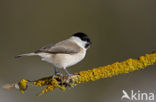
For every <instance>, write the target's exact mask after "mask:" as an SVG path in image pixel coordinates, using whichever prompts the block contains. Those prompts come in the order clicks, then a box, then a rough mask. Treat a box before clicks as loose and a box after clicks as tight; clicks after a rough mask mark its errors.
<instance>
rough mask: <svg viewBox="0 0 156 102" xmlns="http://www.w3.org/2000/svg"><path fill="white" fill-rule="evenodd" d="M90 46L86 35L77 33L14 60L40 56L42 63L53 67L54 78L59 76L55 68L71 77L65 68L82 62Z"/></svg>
mask: <svg viewBox="0 0 156 102" xmlns="http://www.w3.org/2000/svg"><path fill="white" fill-rule="evenodd" d="M91 44H92V42H91V40H90V38H89V37H88V35H87V34H85V33H83V32H77V33H74V34H73V35H72V36H71V37H69V38H68V39H66V40H63V41H60V42H58V43H55V44H49V45H46V46H43V47H41V48H40V49H39V50H36V51H34V52H31V53H26V54H20V55H17V56H15V58H20V57H23V56H40V57H41V60H42V61H45V62H48V63H50V64H52V65H53V68H54V76H55V75H57V74H60V73H59V72H57V68H61V69H64V70H65V72H66V74H67V76H71V75H72V74H70V73H69V72H68V70H67V68H68V67H71V66H73V65H75V64H77V63H78V62H80V61H81V60H83V59H84V57H85V56H86V52H87V50H88V48H89V47H90V45H91Z"/></svg>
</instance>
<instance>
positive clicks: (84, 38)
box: [73, 32, 91, 48]
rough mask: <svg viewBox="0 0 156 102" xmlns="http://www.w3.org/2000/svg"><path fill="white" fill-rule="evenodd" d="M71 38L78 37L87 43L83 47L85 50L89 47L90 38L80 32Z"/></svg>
mask: <svg viewBox="0 0 156 102" xmlns="http://www.w3.org/2000/svg"><path fill="white" fill-rule="evenodd" d="M73 36H75V37H79V38H80V39H81V40H82V41H86V42H87V44H86V46H85V47H86V48H87V47H88V46H90V45H91V41H90V38H89V37H88V35H87V34H85V33H82V32H77V33H75V34H73Z"/></svg>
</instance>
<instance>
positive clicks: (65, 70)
mask: <svg viewBox="0 0 156 102" xmlns="http://www.w3.org/2000/svg"><path fill="white" fill-rule="evenodd" d="M64 70H65V72H66V73H67V75H68V77H70V76H72V75H73V74H70V73H69V72H68V70H67V69H66V68H64Z"/></svg>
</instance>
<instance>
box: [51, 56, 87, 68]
mask: <svg viewBox="0 0 156 102" xmlns="http://www.w3.org/2000/svg"><path fill="white" fill-rule="evenodd" d="M84 57H85V53H83V54H72V55H70V54H55V55H52V63H53V64H54V66H55V67H57V68H67V67H70V66H72V65H74V64H76V63H78V62H80V61H81V60H82V59H83V58H84Z"/></svg>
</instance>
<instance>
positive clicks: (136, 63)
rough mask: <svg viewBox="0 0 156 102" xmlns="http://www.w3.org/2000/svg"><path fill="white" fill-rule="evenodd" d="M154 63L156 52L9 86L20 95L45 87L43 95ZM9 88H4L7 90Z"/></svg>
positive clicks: (155, 61) (22, 81)
mask: <svg viewBox="0 0 156 102" xmlns="http://www.w3.org/2000/svg"><path fill="white" fill-rule="evenodd" d="M154 63H156V52H154V53H150V54H146V55H145V56H141V57H139V58H138V59H131V58H130V59H128V60H125V61H123V62H115V63H113V64H111V65H107V66H102V67H99V68H93V69H90V70H87V71H80V72H78V73H74V74H73V75H72V76H70V77H67V76H61V75H56V76H55V78H54V79H53V80H52V76H50V77H46V78H42V79H39V80H35V81H29V80H25V79H22V80H21V81H20V82H19V83H18V84H11V85H12V87H15V88H17V89H19V90H20V91H21V92H22V93H24V91H25V90H26V89H27V88H28V87H29V86H30V85H37V86H40V87H41V86H47V87H46V88H45V89H43V90H42V92H41V94H40V95H42V94H44V93H46V92H48V91H53V90H54V89H56V88H59V89H61V90H63V91H64V90H65V89H66V88H67V87H74V86H76V85H78V84H81V83H84V82H88V81H95V80H98V79H101V78H108V77H112V76H116V75H119V74H127V73H129V72H132V71H136V70H140V69H144V68H147V66H149V65H152V64H154ZM7 87H9V86H5V87H4V88H7Z"/></svg>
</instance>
